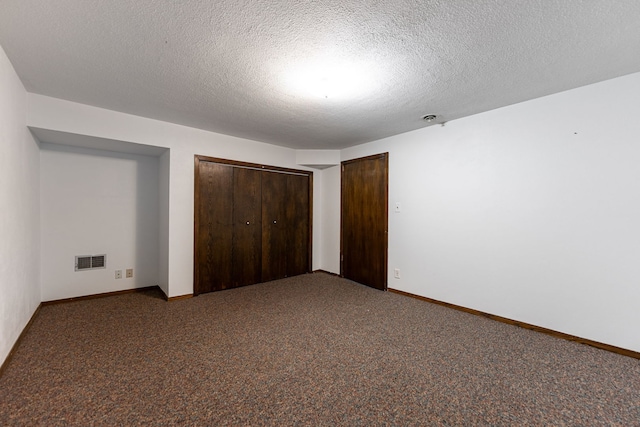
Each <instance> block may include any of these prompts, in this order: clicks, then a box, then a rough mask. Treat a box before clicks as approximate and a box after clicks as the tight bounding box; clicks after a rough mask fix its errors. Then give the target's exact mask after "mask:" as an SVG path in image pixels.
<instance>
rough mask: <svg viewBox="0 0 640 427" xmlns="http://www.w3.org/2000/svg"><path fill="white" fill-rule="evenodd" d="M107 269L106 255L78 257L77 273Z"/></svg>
mask: <svg viewBox="0 0 640 427" xmlns="http://www.w3.org/2000/svg"><path fill="white" fill-rule="evenodd" d="M97 268H107V256H106V255H78V256H76V271H83V270H95V269H97Z"/></svg>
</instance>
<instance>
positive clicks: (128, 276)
mask: <svg viewBox="0 0 640 427" xmlns="http://www.w3.org/2000/svg"><path fill="white" fill-rule="evenodd" d="M132 277H133V268H127V279H130V278H132Z"/></svg>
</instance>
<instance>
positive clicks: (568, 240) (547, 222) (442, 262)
mask: <svg viewBox="0 0 640 427" xmlns="http://www.w3.org/2000/svg"><path fill="white" fill-rule="evenodd" d="M638 100H640V73H639V74H633V75H629V76H625V77H621V78H618V79H614V80H609V81H605V82H602V83H599V84H595V85H591V86H587V87H583V88H579V89H575V90H572V91H568V92H564V93H559V94H555V95H552V96H548V97H544V98H540V99H537V100H533V101H529V102H525V103H521V104H517V105H513V106H510V107H506V108H502V109H498V110H494V111H490V112H487V113H484V114H479V115H476V116H472V117H468V118H465V119H460V120H456V121H454V122H451V123H447V124H446V125H445V126H444V127H442V126H433V127H429V128H425V129H422V130H418V131H414V132H410V133H405V134H402V135H397V136H394V137H391V138H386V139H383V140H380V141H376V142H373V143H370V144H366V145H362V146H358V147H353V148H350V149H346V150H343V153H342V159H343V160H347V159H351V158H355V157H361V156H365V155H370V154H374V153H378V152H385V151H388V152H389V168H390V176H389V180H390V182H389V203H390V205H391V206H393V205H394V203H395V202H396V201H399V202H401V204H402V212H401V213H394V212H393V210H392V209H391V206H390V209H389V212H390V213H389V272H390V275H389V279H388V280H389V286H390V287H391V288H395V289H400V290H404V291H407V292H411V293H414V294H418V295H422V296H427V297H431V298H435V299H438V300H441V301H446V302H450V303H454V304H458V305H462V306H465V307H470V308H474V309H477V310H481V311H485V312H488V313H492V314H497V315H500V316H504V317H508V318H511V319H516V320H520V321H524V322H528V323H531V324H534V325H538V326H542V327H546V328H550V329H553V330H557V331H561V332H565V333H568V334H573V335H577V336H580V337H583V338H588V339H592V340H595V341H599V342H603V343H607V344H611V345H616V346H620V347H623V348H627V349H630V350H634V351H640V334H639V333H638V325H640V309H639V305H638V302H639V301H640V281H639V278H640V261H639V260H640V120H638V118H637V114H638V112H639V111H640V110H639V108H638V106H639V104H638V102H639V101H638ZM334 203H335V202H334ZM333 211H334V212H338V211H339V204H337V205H336V204H334V206H333ZM334 257H337V255H335V256H334ZM336 261H337V258H336ZM394 268H400V269H401V274H402V278H401V279H400V280H398V279H394V278H393V277H392V276H393V275H392V272H393V269H394Z"/></svg>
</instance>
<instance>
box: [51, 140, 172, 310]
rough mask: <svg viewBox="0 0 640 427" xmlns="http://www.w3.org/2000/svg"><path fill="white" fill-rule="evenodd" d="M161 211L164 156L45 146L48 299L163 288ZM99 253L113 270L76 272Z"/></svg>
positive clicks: (107, 268)
mask: <svg viewBox="0 0 640 427" xmlns="http://www.w3.org/2000/svg"><path fill="white" fill-rule="evenodd" d="M158 208H159V185H158V158H157V157H150V156H143V155H135V154H125V153H115V152H110V151H102V150H95V149H88V148H79V147H71V146H65V145H58V144H46V143H43V144H41V151H40V210H41V223H40V224H41V280H42V301H52V300H57V299H63V298H71V297H78V296H83V295H93V294H99V293H104V292H113V291H120V290H125V289H134V288H141V287H145V286H155V285H157V284H158V273H159V265H158V262H159V254H158V245H159V239H158V231H159V229H160V227H159V219H158V215H159V214H158V211H159V209H158ZM98 254H106V255H107V266H106V268H104V269H96V270H86V271H75V270H74V265H75V263H74V261H75V256H77V255H98ZM128 268H133V270H134V271H133V273H134V274H133V278H126V275H125V270H126V269H128ZM116 270H121V271H122V273H123V277H122V278H121V279H116V278H115V271H116Z"/></svg>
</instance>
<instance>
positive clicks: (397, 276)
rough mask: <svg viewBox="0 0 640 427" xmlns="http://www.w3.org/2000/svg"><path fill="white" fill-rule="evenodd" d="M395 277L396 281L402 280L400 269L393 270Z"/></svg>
mask: <svg viewBox="0 0 640 427" xmlns="http://www.w3.org/2000/svg"><path fill="white" fill-rule="evenodd" d="M393 277H395V278H396V279H399V278H400V269H399V268H394V269H393Z"/></svg>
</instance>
